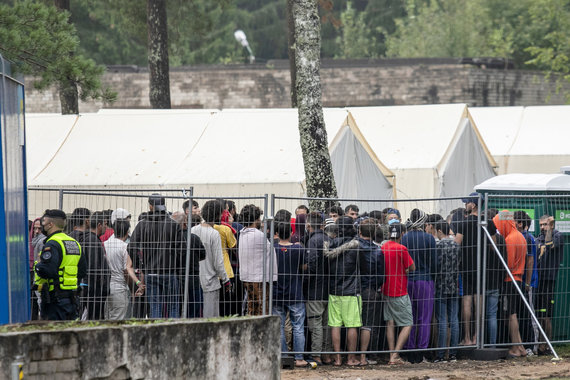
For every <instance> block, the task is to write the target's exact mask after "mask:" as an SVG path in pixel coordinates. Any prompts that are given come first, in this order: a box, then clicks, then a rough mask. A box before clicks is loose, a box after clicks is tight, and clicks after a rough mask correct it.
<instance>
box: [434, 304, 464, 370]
mask: <svg viewBox="0 0 570 380" xmlns="http://www.w3.org/2000/svg"><path fill="white" fill-rule="evenodd" d="M457 297H458V296H451V297H449V296H442V297H441V298H440V297H439V296H438V297H437V298H436V301H435V316H436V318H437V327H438V336H437V346H438V347H440V348H441V347H445V343H446V342H447V325H448V323H449V328H450V330H451V341H450V342H449V346H450V347H456V346H457V344H459V317H458V311H459V299H458V298H457ZM456 352H457V350H454V349H450V350H449V354H450V355H455V354H456ZM444 354H445V350H438V351H437V357H438V358H440V359H443V355H444Z"/></svg>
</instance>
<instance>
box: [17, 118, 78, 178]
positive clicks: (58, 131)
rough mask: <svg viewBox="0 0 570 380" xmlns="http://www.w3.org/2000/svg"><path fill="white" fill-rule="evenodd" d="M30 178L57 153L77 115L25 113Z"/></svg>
mask: <svg viewBox="0 0 570 380" xmlns="http://www.w3.org/2000/svg"><path fill="white" fill-rule="evenodd" d="M25 118H26V119H25V120H26V121H25V122H26V166H27V174H28V178H34V177H36V176H37V175H38V174H39V173H40V172H41V171H42V170H43V169H44V168H45V167H46V166H47V165H49V163H50V162H51V159H52V158H53V157H54V156H55V155H56V153H57V152H58V150H59V149H60V147H61V145H62V144H63V143H64V142H65V140H66V139H67V138H68V136H69V133H70V132H71V130H72V129H73V127H74V126H75V123H76V122H77V119H78V117H77V115H60V114H53V113H51V114H49V113H37V114H31V113H26V114H25Z"/></svg>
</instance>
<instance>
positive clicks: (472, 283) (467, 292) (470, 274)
mask: <svg viewBox="0 0 570 380" xmlns="http://www.w3.org/2000/svg"><path fill="white" fill-rule="evenodd" d="M461 283H462V284H463V295H464V296H472V295H473V294H476V293H477V272H476V271H467V272H463V273H462V274H461Z"/></svg>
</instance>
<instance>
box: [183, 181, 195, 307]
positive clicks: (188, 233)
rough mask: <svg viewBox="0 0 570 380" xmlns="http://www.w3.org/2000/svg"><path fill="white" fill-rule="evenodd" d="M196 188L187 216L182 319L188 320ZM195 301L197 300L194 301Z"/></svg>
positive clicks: (191, 192)
mask: <svg viewBox="0 0 570 380" xmlns="http://www.w3.org/2000/svg"><path fill="white" fill-rule="evenodd" d="M193 190H194V188H193V187H191V188H190V191H189V192H188V194H189V195H190V197H189V198H188V207H189V208H190V212H189V213H188V215H187V216H186V218H187V221H186V264H185V268H184V300H183V302H182V318H188V297H189V289H190V284H189V280H190V273H189V271H190V238H191V236H192V232H191V231H190V226H191V218H192V195H193V192H194V191H193ZM183 195H184V196H185V195H186V191H185V190H184V191H183ZM194 301H195V300H194Z"/></svg>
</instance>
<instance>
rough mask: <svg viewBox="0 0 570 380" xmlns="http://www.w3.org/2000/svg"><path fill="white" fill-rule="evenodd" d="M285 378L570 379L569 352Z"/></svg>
mask: <svg viewBox="0 0 570 380" xmlns="http://www.w3.org/2000/svg"><path fill="white" fill-rule="evenodd" d="M281 379H283V380H300V379H308V380H317V379H318V380H324V379H326V380H336V379H359V380H372V379H408V380H428V379H448V380H455V379H469V380H478V379H509V380H510V379H570V355H564V356H563V357H562V360H561V361H558V362H554V361H551V357H547V356H533V357H529V358H521V359H508V360H497V361H473V360H458V361H457V362H454V363H437V364H435V363H420V364H403V365H398V366H388V365H386V364H383V365H382V364H378V365H373V366H367V367H356V368H352V367H348V366H342V367H333V366H330V365H327V366H325V365H323V366H319V367H318V368H316V369H311V368H297V369H294V370H290V369H283V370H282V371H281Z"/></svg>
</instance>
